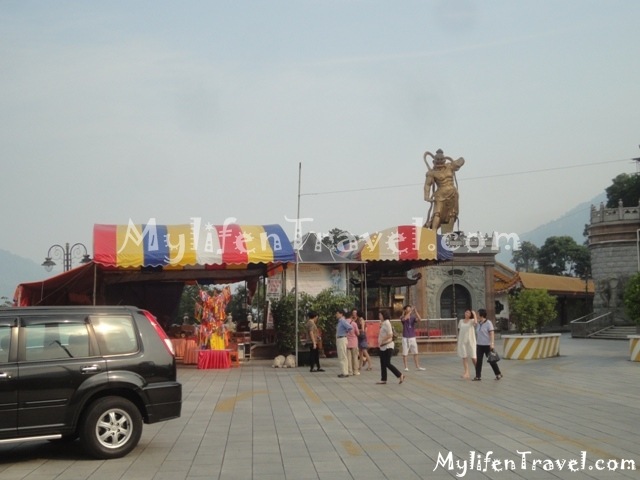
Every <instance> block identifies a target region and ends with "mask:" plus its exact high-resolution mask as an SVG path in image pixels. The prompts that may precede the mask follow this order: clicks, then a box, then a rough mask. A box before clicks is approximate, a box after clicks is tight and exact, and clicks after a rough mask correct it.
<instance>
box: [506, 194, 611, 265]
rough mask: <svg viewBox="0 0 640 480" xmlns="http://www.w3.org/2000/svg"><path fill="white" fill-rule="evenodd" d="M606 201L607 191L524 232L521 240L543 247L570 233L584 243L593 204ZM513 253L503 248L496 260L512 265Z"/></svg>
mask: <svg viewBox="0 0 640 480" xmlns="http://www.w3.org/2000/svg"><path fill="white" fill-rule="evenodd" d="M606 201H607V195H606V193H605V192H602V193H601V194H600V195H597V196H595V197H593V198H592V199H591V200H588V201H586V202H583V203H581V204H580V205H578V206H577V207H575V208H572V209H571V210H569V211H568V212H567V213H565V214H564V215H562V216H561V217H560V218H558V219H556V220H553V221H551V222H548V223H545V224H544V225H540V226H539V227H537V228H535V229H533V230H531V231H529V232H526V233H523V234H522V235H520V241H527V242H531V243H533V244H534V245H535V246H537V247H541V246H542V245H543V244H544V242H545V241H546V240H547V238H549V237H559V236H564V235H568V236H570V237H571V238H573V239H574V240H575V241H576V243H577V244H578V245H583V244H584V242H585V240H586V239H585V237H584V227H585V225H588V224H589V223H590V221H591V205H595V206H596V207H598V206H599V205H600V203H601V202H604V203H606ZM512 254H513V252H512V251H511V250H508V251H505V250H504V249H503V250H501V251H500V253H499V254H498V255H496V260H497V261H498V262H500V263H504V264H505V265H508V266H511V267H512V266H513V264H512V263H511V256H512Z"/></svg>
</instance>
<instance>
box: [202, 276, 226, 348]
mask: <svg viewBox="0 0 640 480" xmlns="http://www.w3.org/2000/svg"><path fill="white" fill-rule="evenodd" d="M230 300H231V287H229V286H228V285H227V286H226V287H224V288H222V290H219V289H214V290H213V292H212V293H209V292H207V291H206V290H203V289H200V303H199V304H197V305H196V309H195V312H194V313H195V317H196V318H197V319H199V320H200V334H199V338H198V340H199V343H200V345H201V346H202V347H203V348H210V349H211V350H224V349H225V348H227V345H228V339H227V336H226V331H225V330H226V329H225V326H224V322H225V320H226V318H227V312H226V309H227V304H228V303H229V301H230Z"/></svg>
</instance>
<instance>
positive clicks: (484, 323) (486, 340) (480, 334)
mask: <svg viewBox="0 0 640 480" xmlns="http://www.w3.org/2000/svg"><path fill="white" fill-rule="evenodd" d="M478 316H479V317H480V318H479V320H478V325H477V326H476V357H477V359H476V376H475V378H474V379H473V381H474V382H479V381H480V380H482V362H483V360H484V357H485V355H486V356H487V357H488V356H489V353H491V351H492V350H493V349H494V348H495V343H494V340H495V336H494V331H493V323H491V320H488V319H487V311H486V310H485V309H484V308H481V309H479V310H478ZM489 365H491V368H492V369H493V373H494V375H495V376H496V380H500V379H501V378H502V372H501V371H500V367H498V362H489Z"/></svg>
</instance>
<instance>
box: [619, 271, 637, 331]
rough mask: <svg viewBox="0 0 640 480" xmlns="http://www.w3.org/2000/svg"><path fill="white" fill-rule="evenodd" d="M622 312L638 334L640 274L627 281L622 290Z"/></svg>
mask: <svg viewBox="0 0 640 480" xmlns="http://www.w3.org/2000/svg"><path fill="white" fill-rule="evenodd" d="M623 301H624V310H625V313H626V314H627V316H628V317H629V319H630V320H631V321H632V322H633V323H635V324H636V332H637V333H640V273H638V274H636V275H634V276H633V277H631V278H630V279H629V281H628V282H627V284H626V285H625V288H624V297H623Z"/></svg>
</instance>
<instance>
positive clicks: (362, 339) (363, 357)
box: [358, 312, 371, 370]
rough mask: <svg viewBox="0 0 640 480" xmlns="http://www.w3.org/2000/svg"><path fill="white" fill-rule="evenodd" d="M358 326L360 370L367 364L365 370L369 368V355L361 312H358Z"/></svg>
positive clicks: (364, 322)
mask: <svg viewBox="0 0 640 480" xmlns="http://www.w3.org/2000/svg"><path fill="white" fill-rule="evenodd" d="M358 328H359V329H360V335H358V349H359V350H360V370H363V369H364V366H365V365H368V367H367V370H371V357H370V356H369V343H368V342H367V322H366V320H365V319H364V317H363V316H362V313H361V312H358Z"/></svg>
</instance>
